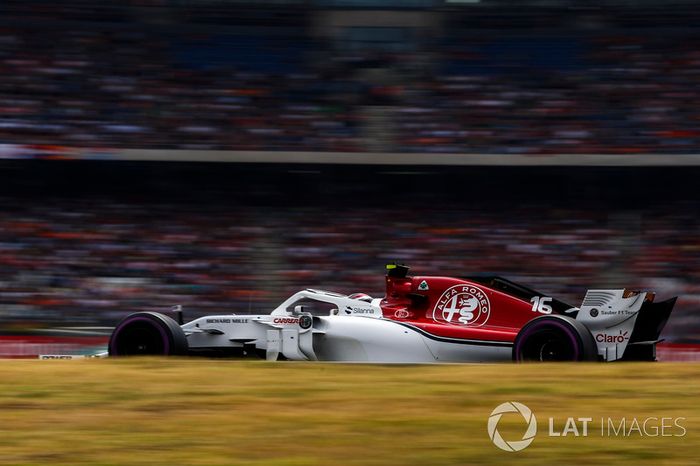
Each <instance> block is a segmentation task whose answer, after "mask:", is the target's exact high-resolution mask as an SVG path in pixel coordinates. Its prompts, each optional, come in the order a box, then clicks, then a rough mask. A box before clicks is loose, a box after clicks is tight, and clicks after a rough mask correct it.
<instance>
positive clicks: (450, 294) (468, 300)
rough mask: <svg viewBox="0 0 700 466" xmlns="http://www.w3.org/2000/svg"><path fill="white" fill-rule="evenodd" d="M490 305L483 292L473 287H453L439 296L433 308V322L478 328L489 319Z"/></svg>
mask: <svg viewBox="0 0 700 466" xmlns="http://www.w3.org/2000/svg"><path fill="white" fill-rule="evenodd" d="M490 312H491V303H490V302H489V298H488V296H486V293H484V291H483V290H482V289H481V288H479V287H477V286H473V285H455V286H452V287H450V288H448V289H447V290H445V292H444V293H443V294H442V296H440V299H439V300H438V301H437V303H436V304H435V307H434V308H433V316H432V317H433V320H435V321H437V322H446V323H448V324H456V325H468V326H470V327H479V326H481V325H484V324H485V323H486V321H487V320H488V319H489V314H490Z"/></svg>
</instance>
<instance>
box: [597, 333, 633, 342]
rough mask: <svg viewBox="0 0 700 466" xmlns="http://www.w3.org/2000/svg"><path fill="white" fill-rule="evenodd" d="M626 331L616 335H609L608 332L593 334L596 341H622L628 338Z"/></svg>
mask: <svg viewBox="0 0 700 466" xmlns="http://www.w3.org/2000/svg"><path fill="white" fill-rule="evenodd" d="M627 334H628V332H625V333H622V330H620V333H619V334H617V335H610V334H609V333H597V334H596V336H595V341H597V342H598V343H624V342H625V341H627V340H629V336H628V335H627Z"/></svg>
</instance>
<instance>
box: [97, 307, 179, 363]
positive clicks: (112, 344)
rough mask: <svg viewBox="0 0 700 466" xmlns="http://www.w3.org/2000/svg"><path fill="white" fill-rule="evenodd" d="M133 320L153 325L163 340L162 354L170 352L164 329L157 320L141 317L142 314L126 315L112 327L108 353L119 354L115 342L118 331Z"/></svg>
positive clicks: (168, 340)
mask: <svg viewBox="0 0 700 466" xmlns="http://www.w3.org/2000/svg"><path fill="white" fill-rule="evenodd" d="M133 322H148V323H149V324H151V326H153V327H155V328H157V329H158V332H159V333H160V336H161V338H162V341H163V352H164V354H166V355H167V354H170V339H169V338H168V335H167V333H166V332H165V329H163V326H162V325H159V324H158V322H156V321H155V320H153V319H149V318H148V317H143V316H134V317H131V318H129V317H127V318H126V319H124V320H123V321H122V322H121V323H120V324H119V325H117V328H115V329H114V332H113V333H112V338H111V339H110V341H109V352H110V354H114V355H117V356H118V355H119V354H118V353H117V351H116V350H117V344H116V340H117V337H118V336H119V332H121V331H122V330H123V329H124V327H125V326H127V325H129V324H131V323H133Z"/></svg>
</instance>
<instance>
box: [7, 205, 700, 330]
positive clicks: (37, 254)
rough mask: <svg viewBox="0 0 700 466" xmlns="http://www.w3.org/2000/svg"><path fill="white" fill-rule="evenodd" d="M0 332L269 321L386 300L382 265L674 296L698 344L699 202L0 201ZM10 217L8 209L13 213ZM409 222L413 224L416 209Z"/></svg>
mask: <svg viewBox="0 0 700 466" xmlns="http://www.w3.org/2000/svg"><path fill="white" fill-rule="evenodd" d="M0 202H2V205H4V206H7V207H6V208H5V209H4V210H3V212H2V213H0V321H2V322H3V326H4V327H5V328H7V327H8V326H13V325H15V326H23V327H24V326H27V325H29V326H31V325H44V326H45V325H68V324H73V325H96V324H103V325H113V324H114V323H115V322H116V321H118V320H119V319H120V318H121V317H123V316H124V315H125V314H126V313H128V312H133V311H136V310H155V311H167V310H168V309H169V308H170V306H172V305H175V304H181V305H183V307H184V309H185V312H186V314H187V315H188V316H190V317H192V316H197V315H202V314H206V313H221V312H223V313H228V312H235V313H246V312H263V313H267V312H269V311H270V310H271V309H273V308H274V307H275V306H276V305H277V304H279V303H280V302H281V301H283V300H284V299H285V298H286V297H288V296H289V295H291V294H293V293H294V292H296V291H298V290H300V289H304V288H307V287H315V288H322V289H329V290H334V291H338V292H344V293H352V292H366V293H369V294H371V295H373V296H383V287H384V281H383V273H384V272H383V266H384V264H385V263H388V262H390V261H395V260H399V261H401V262H404V263H407V264H409V265H411V266H412V271H413V273H414V274H426V275H430V274H445V275H450V274H451V275H456V276H460V275H461V276H464V275H468V274H471V273H477V272H495V273H500V274H502V275H504V276H506V277H509V278H511V279H514V280H519V281H522V282H523V283H525V284H527V285H530V286H531V287H534V288H535V289H541V291H543V292H545V293H551V295H553V296H556V297H560V298H562V299H563V300H565V301H568V302H570V303H571V304H572V305H578V304H579V303H580V301H581V299H582V298H583V295H584V293H585V291H586V289H588V288H589V287H601V286H602V287H616V286H620V287H631V288H635V287H637V288H650V289H653V290H655V291H657V292H658V294H659V298H660V299H665V298H668V297H670V296H674V295H680V296H681V300H680V301H679V304H678V307H677V309H676V313H675V314H674V318H673V319H672V322H671V324H669V327H668V328H667V330H666V331H665V334H664V335H665V337H667V338H669V339H670V340H674V341H685V340H690V339H700V320H699V319H698V318H697V314H696V313H695V312H694V311H695V310H696V309H697V307H698V305H700V285H699V284H700V268H699V267H697V264H699V263H700V242H699V241H698V238H699V237H700V235H699V233H700V219H698V217H697V215H694V212H697V208H698V207H699V206H698V205H690V206H689V205H683V206H676V207H668V206H666V207H664V208H663V209H654V208H649V209H642V210H636V211H618V210H614V209H613V210H610V211H607V212H601V211H600V210H599V209H596V208H590V209H588V208H583V207H571V208H562V209H552V208H547V206H544V205H539V204H532V205H524V206H521V207H512V206H511V207H509V208H502V207H503V206H498V205H490V204H489V205H487V204H481V205H479V206H478V207H476V206H472V207H465V206H464V205H461V204H457V203H449V202H446V203H441V205H440V206H439V208H436V207H435V206H434V205H430V204H426V205H420V204H413V205H407V206H405V207H403V208H402V207H397V206H393V207H391V208H389V207H373V208H359V207H349V208H344V209H338V211H337V212H336V213H335V214H334V215H332V216H331V215H328V210H327V209H326V208H324V207H321V206H308V207H303V208H296V209H288V208H285V207H283V206H280V205H278V206H265V207H260V206H254V205H250V204H246V203H237V204H236V205H231V203H227V202H225V201H223V200H221V199H219V200H217V199H211V201H210V202H207V203H198V204H197V205H195V204H187V203H183V202H160V201H159V202H151V201H149V202H141V201H139V202H136V201H125V200H124V199H116V198H113V199H109V198H102V199H99V198H90V199H86V198H84V199H68V198H65V199H60V198H56V199H53V200H51V199H48V200H46V202H43V203H37V202H35V201H27V200H23V199H19V198H7V197H5V198H2V199H0ZM10 206H12V207H10ZM417 213H419V214H417Z"/></svg>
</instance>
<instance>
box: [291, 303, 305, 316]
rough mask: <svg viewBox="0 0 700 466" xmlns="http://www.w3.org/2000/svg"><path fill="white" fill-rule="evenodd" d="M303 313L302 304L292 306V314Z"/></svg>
mask: <svg viewBox="0 0 700 466" xmlns="http://www.w3.org/2000/svg"><path fill="white" fill-rule="evenodd" d="M303 313H304V305H303V304H299V305H297V306H294V310H293V311H292V314H294V315H295V316H298V315H301V314H303Z"/></svg>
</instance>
